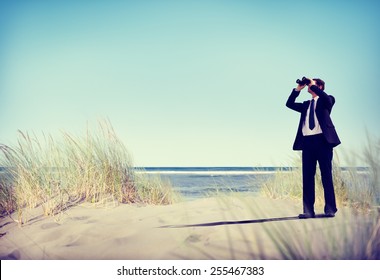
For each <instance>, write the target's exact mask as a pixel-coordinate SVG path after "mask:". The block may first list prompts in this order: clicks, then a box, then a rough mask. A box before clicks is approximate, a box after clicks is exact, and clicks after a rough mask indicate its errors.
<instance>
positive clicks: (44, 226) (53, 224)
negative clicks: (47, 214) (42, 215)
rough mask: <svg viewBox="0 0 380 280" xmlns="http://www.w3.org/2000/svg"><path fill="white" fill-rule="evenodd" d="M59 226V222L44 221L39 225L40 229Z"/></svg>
mask: <svg viewBox="0 0 380 280" xmlns="http://www.w3.org/2000/svg"><path fill="white" fill-rule="evenodd" d="M59 226H60V224H57V223H45V224H42V225H41V229H51V228H55V227H59Z"/></svg>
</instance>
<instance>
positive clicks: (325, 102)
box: [286, 85, 340, 150]
mask: <svg viewBox="0 0 380 280" xmlns="http://www.w3.org/2000/svg"><path fill="white" fill-rule="evenodd" d="M311 90H312V91H313V92H315V93H316V94H317V95H318V96H319V99H318V102H317V107H316V108H315V114H316V115H317V118H318V121H319V124H320V126H321V129H322V132H323V135H324V137H325V138H326V140H327V143H329V144H330V145H331V146H332V147H335V146H338V145H339V144H340V140H339V137H338V134H337V133H336V131H335V127H334V124H333V122H332V120H331V118H330V113H331V110H332V107H333V106H334V103H335V98H334V97H333V96H331V95H327V94H326V93H325V92H324V91H322V90H321V89H320V88H319V87H317V86H315V85H313V86H311ZM299 94H300V92H299V91H296V90H295V89H293V91H292V93H291V94H290V96H289V98H288V101H287V102H286V107H288V108H290V109H292V110H294V111H297V112H299V113H301V117H300V122H299V125H298V130H297V135H296V139H295V141H294V144H293V150H302V148H303V135H302V125H303V123H304V122H305V118H306V112H307V109H308V108H309V104H310V100H308V101H305V102H303V103H298V102H296V98H297V97H298V95H299Z"/></svg>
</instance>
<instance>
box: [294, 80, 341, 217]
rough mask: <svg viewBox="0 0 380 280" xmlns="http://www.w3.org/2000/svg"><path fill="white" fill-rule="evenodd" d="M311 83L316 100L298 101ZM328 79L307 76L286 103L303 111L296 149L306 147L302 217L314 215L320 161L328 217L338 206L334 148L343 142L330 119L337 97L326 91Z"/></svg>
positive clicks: (303, 161)
mask: <svg viewBox="0 0 380 280" xmlns="http://www.w3.org/2000/svg"><path fill="white" fill-rule="evenodd" d="M306 86H308V92H309V93H310V94H311V96H312V100H308V101H305V102H303V103H299V102H296V98H297V97H298V96H299V94H300V92H301V90H302V89H303V88H304V87H306ZM324 89H325V82H324V81H322V80H321V79H307V83H306V84H302V83H301V84H298V86H297V87H296V88H294V89H293V91H292V93H291V94H290V96H289V98H288V100H287V102H286V106H287V107H288V108H290V109H292V110H294V111H297V112H299V113H301V116H300V121H299V125H298V130H297V135H296V139H295V141H294V145H293V150H302V183H303V213H302V214H300V215H299V218H300V219H307V218H314V217H315V212H314V203H315V172H316V167H317V162H318V164H319V168H320V171H321V177H322V184H323V189H324V196H325V207H324V212H325V216H326V217H334V216H335V213H336V212H337V211H338V210H337V208H336V201H335V192H334V184H333V179H332V159H333V148H334V147H335V146H337V145H339V144H340V140H339V137H338V134H337V133H336V131H335V127H334V124H333V122H332V120H331V118H330V114H331V110H332V107H333V106H334V103H335V98H334V97H333V96H331V95H327V94H326V93H325V92H324Z"/></svg>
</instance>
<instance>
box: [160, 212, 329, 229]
mask: <svg viewBox="0 0 380 280" xmlns="http://www.w3.org/2000/svg"><path fill="white" fill-rule="evenodd" d="M318 218H326V216H325V215H323V214H317V215H315V218H314V219H318ZM290 220H299V218H298V216H292V217H280V218H267V219H256V220H242V221H220V222H211V223H203V224H189V225H167V226H161V227H159V228H187V227H215V226H224V225H244V224H259V223H268V222H281V221H290Z"/></svg>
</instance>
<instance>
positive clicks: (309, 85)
mask: <svg viewBox="0 0 380 280" xmlns="http://www.w3.org/2000/svg"><path fill="white" fill-rule="evenodd" d="M309 80H310V83H309V84H308V85H307V86H308V87H311V86H314V85H316V83H315V81H314V80H313V79H309Z"/></svg>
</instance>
